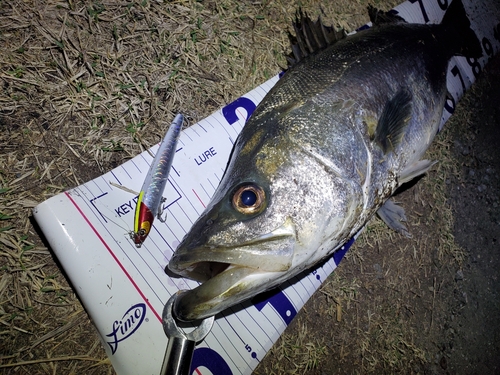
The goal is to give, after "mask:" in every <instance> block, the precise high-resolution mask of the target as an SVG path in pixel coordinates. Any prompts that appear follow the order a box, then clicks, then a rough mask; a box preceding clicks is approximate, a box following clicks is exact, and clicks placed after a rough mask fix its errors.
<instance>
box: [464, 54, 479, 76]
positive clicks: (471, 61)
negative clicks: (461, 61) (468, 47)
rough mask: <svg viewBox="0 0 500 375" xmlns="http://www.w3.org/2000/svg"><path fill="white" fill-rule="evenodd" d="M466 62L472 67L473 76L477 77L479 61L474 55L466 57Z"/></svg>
mask: <svg viewBox="0 0 500 375" xmlns="http://www.w3.org/2000/svg"><path fill="white" fill-rule="evenodd" d="M467 62H468V63H469V65H470V67H471V68H472V73H473V74H474V77H476V79H477V77H479V74H481V64H479V61H477V59H476V58H475V57H472V58H471V57H467Z"/></svg>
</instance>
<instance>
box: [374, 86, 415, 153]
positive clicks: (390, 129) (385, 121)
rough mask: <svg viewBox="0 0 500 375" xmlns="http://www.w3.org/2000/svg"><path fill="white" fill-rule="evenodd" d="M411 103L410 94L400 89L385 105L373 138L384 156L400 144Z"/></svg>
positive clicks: (406, 124)
mask: <svg viewBox="0 0 500 375" xmlns="http://www.w3.org/2000/svg"><path fill="white" fill-rule="evenodd" d="M411 101H412V94H411V92H410V91H409V90H408V89H406V88H402V89H401V90H399V91H398V92H397V93H396V95H394V97H393V98H392V99H391V100H389V101H388V102H387V103H386V104H385V107H384V109H383V111H382V114H381V115H380V119H379V120H378V124H377V128H376V129H375V136H374V141H375V142H376V143H377V144H378V145H379V146H380V148H381V149H382V151H383V152H384V154H387V153H388V152H389V151H394V149H395V148H396V147H397V146H398V145H399V144H400V143H401V140H402V139H403V135H404V133H405V130H406V127H407V126H408V123H409V120H410V117H411V110H412V105H411Z"/></svg>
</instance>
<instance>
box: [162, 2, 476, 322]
mask: <svg viewBox="0 0 500 375" xmlns="http://www.w3.org/2000/svg"><path fill="white" fill-rule="evenodd" d="M369 15H370V19H371V21H372V23H373V27H371V28H369V29H366V30H362V31H359V32H357V33H356V34H354V35H352V36H347V37H343V36H342V35H340V36H339V35H337V34H338V33H337V32H336V31H335V30H333V28H327V27H325V26H322V24H321V23H319V24H318V22H319V20H318V22H316V23H314V22H312V21H310V20H308V19H306V20H304V21H303V22H301V21H298V22H296V25H297V26H296V27H295V29H296V30H299V31H300V34H299V35H297V36H296V39H297V45H296V46H295V47H294V48H293V51H294V54H293V56H294V57H293V59H292V60H295V62H294V63H293V65H292V66H291V67H289V69H288V70H287V71H286V72H285V74H284V75H283V77H282V78H281V79H280V80H279V81H278V82H277V83H276V85H275V86H274V87H273V88H272V89H271V90H270V91H269V93H268V94H267V95H266V96H265V97H264V99H263V100H262V102H261V103H260V104H259V105H258V106H257V108H256V109H255V111H254V113H253V114H252V115H251V117H250V118H249V119H248V121H247V123H246V124H245V125H244V127H243V129H242V131H241V133H240V135H239V136H238V138H237V139H236V141H235V143H234V145H233V149H232V152H231V156H230V158H229V161H228V164H227V167H226V170H225V173H224V175H223V177H222V179H221V182H220V184H219V186H218V187H217V189H216V191H215V193H214V195H213V197H212V199H211V201H210V203H209V204H208V205H207V207H206V209H205V210H204V212H203V213H202V214H201V216H200V217H199V218H198V219H197V221H196V222H195V223H194V224H193V226H192V228H191V229H190V230H189V232H188V233H187V234H186V235H185V236H184V238H183V239H182V241H181V243H180V244H179V246H178V247H177V249H176V250H175V252H174V254H173V256H172V258H171V259H170V261H169V264H168V269H169V270H170V271H171V272H173V273H175V274H178V275H180V276H182V277H186V278H190V279H193V280H196V281H198V282H200V285H199V286H197V287H195V288H194V289H191V290H190V291H188V292H186V293H184V294H183V295H182V296H181V298H179V299H177V300H176V303H175V304H174V307H173V311H174V315H175V316H176V317H177V318H178V319H179V320H184V321H193V320H197V319H203V318H205V317H208V316H212V315H216V314H218V313H220V312H221V311H223V310H225V309H227V308H229V307H231V306H234V305H236V304H238V303H240V302H243V301H245V300H247V299H249V298H252V297H254V296H256V295H257V294H259V293H262V292H264V291H267V290H269V289H272V288H275V287H277V286H278V285H280V284H281V283H283V282H284V281H285V280H287V279H290V278H291V277H293V276H295V275H297V274H299V273H300V272H303V271H305V270H308V269H310V268H311V267H313V266H314V265H316V264H318V263H319V262H321V261H324V260H325V259H327V258H328V257H330V256H331V255H332V254H333V253H334V252H335V251H336V250H337V249H339V248H340V247H341V246H342V245H343V244H344V243H346V242H347V241H348V240H349V239H351V238H352V237H353V236H354V235H355V234H356V233H358V232H359V231H360V230H361V229H362V228H363V227H364V226H365V224H366V223H367V222H368V221H369V220H370V219H371V218H372V217H373V216H374V215H375V214H376V213H378V214H379V216H380V217H381V218H382V219H383V220H384V221H385V222H386V223H387V224H388V225H389V226H390V227H391V228H393V229H395V230H397V231H399V232H401V233H403V234H408V233H407V231H406V227H405V226H404V225H403V224H402V221H404V220H405V216H404V210H403V208H402V207H400V206H398V205H396V204H395V203H393V201H392V200H390V198H391V196H392V195H393V194H394V193H395V191H396V189H398V188H399V187H400V186H401V185H402V184H404V183H405V182H408V181H410V180H412V179H414V178H415V177H417V176H421V175H423V174H425V173H426V171H428V170H429V168H431V167H432V165H433V164H434V162H433V161H430V160H426V159H423V155H424V153H425V151H426V150H427V148H428V147H429V145H430V144H431V142H432V141H433V139H434V137H435V135H436V134H437V132H438V129H439V125H440V122H441V117H442V111H443V107H444V105H445V101H446V99H447V95H448V93H447V88H446V75H447V70H448V63H449V60H450V59H451V58H452V57H453V56H456V55H461V56H467V57H470V58H479V57H480V56H482V47H481V44H480V42H479V40H478V38H477V36H476V34H475V33H474V31H473V30H472V29H471V28H470V22H469V20H468V18H467V16H466V12H465V9H464V7H463V4H462V3H461V1H460V0H454V1H453V2H452V3H451V5H450V6H449V7H448V9H447V11H446V13H445V15H444V17H443V20H442V21H441V23H439V24H412V23H406V22H404V20H403V19H402V18H400V17H398V16H397V15H395V14H393V13H391V12H382V11H379V10H377V9H375V8H369Z"/></svg>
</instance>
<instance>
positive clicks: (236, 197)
mask: <svg viewBox="0 0 500 375" xmlns="http://www.w3.org/2000/svg"><path fill="white" fill-rule="evenodd" d="M232 203H233V207H234V208H235V209H236V211H238V212H240V213H242V214H245V215H250V214H257V213H260V212H262V210H263V209H264V208H265V207H266V194H265V193H264V189H262V188H261V187H260V186H257V185H255V184H245V185H241V186H240V187H238V188H237V189H236V191H235V192H234V194H233V198H232Z"/></svg>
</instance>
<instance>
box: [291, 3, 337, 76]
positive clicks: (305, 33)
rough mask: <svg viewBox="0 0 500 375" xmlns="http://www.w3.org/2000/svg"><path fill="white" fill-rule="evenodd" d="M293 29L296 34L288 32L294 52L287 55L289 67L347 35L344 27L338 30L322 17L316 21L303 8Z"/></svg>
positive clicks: (298, 13)
mask: <svg viewBox="0 0 500 375" xmlns="http://www.w3.org/2000/svg"><path fill="white" fill-rule="evenodd" d="M293 29H294V31H295V35H293V34H291V33H290V32H288V38H289V39H290V44H291V46H292V53H291V54H289V55H288V56H287V60H288V67H291V66H293V65H295V64H297V63H298V62H299V61H301V60H303V59H304V58H305V57H307V56H309V55H312V54H313V53H315V52H316V51H320V50H322V49H325V48H326V47H328V46H330V45H332V44H335V42H337V41H338V40H340V39H344V38H345V37H346V33H345V31H344V29H337V30H336V29H335V28H334V27H332V26H325V25H324V24H323V23H322V22H321V17H318V19H317V20H316V22H314V21H312V20H311V19H310V18H309V16H308V15H307V13H306V14H304V13H303V12H302V9H299V11H298V12H297V13H296V15H295V22H293Z"/></svg>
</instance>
